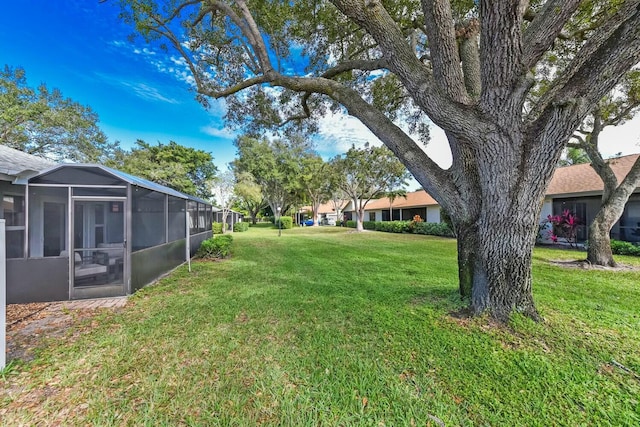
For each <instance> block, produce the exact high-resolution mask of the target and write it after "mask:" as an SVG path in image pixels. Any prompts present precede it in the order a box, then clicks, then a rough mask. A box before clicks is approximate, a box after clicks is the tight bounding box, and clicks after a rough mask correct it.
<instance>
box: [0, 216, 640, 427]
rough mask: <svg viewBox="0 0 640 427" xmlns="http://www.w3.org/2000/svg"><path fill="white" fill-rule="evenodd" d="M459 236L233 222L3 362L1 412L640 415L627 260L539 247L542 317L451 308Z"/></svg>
mask: <svg viewBox="0 0 640 427" xmlns="http://www.w3.org/2000/svg"><path fill="white" fill-rule="evenodd" d="M455 250H456V249H455V242H454V241H453V240H450V239H441V238H432V237H425V236H415V235H394V234H386V233H377V232H368V233H352V232H348V231H347V230H345V229H341V228H330V227H322V228H318V227H306V228H298V229H294V230H284V231H283V235H282V237H280V238H278V237H277V232H276V231H274V230H272V229H250V230H249V232H247V233H236V234H235V235H234V243H233V248H232V253H233V255H232V258H231V259H229V260H226V261H223V262H207V263H204V262H195V263H194V264H193V272H192V273H189V272H187V270H186V268H180V269H178V270H177V271H175V272H174V273H173V274H171V275H170V276H169V277H167V278H165V279H164V280H162V281H161V282H160V283H158V284H157V285H154V286H152V287H149V288H146V289H144V290H143V291H141V292H139V293H138V294H136V295H135V296H133V297H132V298H131V299H130V303H129V305H128V307H127V308H126V310H124V311H123V312H122V313H119V314H117V315H104V316H102V317H101V318H99V319H98V321H94V322H93V328H92V329H91V331H90V332H88V333H86V334H83V335H81V336H80V337H79V338H74V339H69V341H68V342H67V343H65V344H60V343H59V342H58V343H57V344H56V345H49V346H47V347H46V348H44V349H43V350H42V351H41V352H40V353H39V355H38V357H37V358H36V360H35V361H33V362H31V363H29V364H22V365H18V366H17V367H16V369H15V370H14V372H12V373H10V374H9V375H7V376H6V378H5V379H4V380H2V379H1V378H0V386H2V385H4V390H5V392H0V418H2V419H3V420H4V421H2V423H3V424H4V425H14V424H27V425H29V424H36V423H43V424H47V423H51V424H56V423H63V424H69V425H86V424H95V425H136V426H137V425H153V426H155V425H223V426H227V425H228V426H251V425H277V426H318V425H322V426H324V425H327V426H360V425H362V426H413V425H416V426H425V425H433V426H436V425H439V422H440V420H441V421H442V422H444V423H445V424H446V425H447V426H453V425H496V426H498V425H500V426H503V425H509V426H515V425H527V426H535V425H539V426H549V425H567V426H576V425H615V426H621V425H629V426H637V425H640V380H639V379H638V377H635V376H634V374H633V372H635V373H640V272H637V271H636V272H632V271H629V272H611V271H594V270H590V271H586V270H582V269H572V268H566V267H559V266H557V265H553V264H551V263H550V262H549V261H550V260H557V259H572V258H576V257H577V256H584V254H581V253H575V252H567V251H561V250H557V249H537V250H536V252H535V254H534V294H535V299H536V302H537V305H538V308H539V310H540V312H541V314H542V315H543V316H544V318H545V319H546V321H545V322H544V323H539V324H537V323H533V322H531V321H529V320H527V319H524V318H521V317H515V318H514V319H513V320H512V321H511V323H510V324H509V325H506V326H501V325H496V324H494V323H492V322H491V321H490V320H489V319H487V318H480V319H472V320H470V319H465V318H456V317H454V316H451V315H450V313H452V312H454V311H456V310H459V309H460V308H461V307H463V303H461V302H460V301H459V298H458V295H457V281H456V277H457V271H456V263H455ZM619 260H620V261H622V262H624V263H627V264H632V263H635V264H636V265H640V262H638V260H637V259H631V258H624V257H620V258H619ZM72 333H73V331H70V334H72ZM614 361H615V362H614ZM617 364H620V365H622V366H624V367H626V368H628V369H629V370H630V371H632V372H628V371H625V370H624V369H622V368H621V367H620V366H619V365H617ZM2 383H4V384H2ZM6 390H11V393H9V392H7V391H6Z"/></svg>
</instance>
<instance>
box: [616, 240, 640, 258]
mask: <svg viewBox="0 0 640 427" xmlns="http://www.w3.org/2000/svg"><path fill="white" fill-rule="evenodd" d="M611 252H613V253H614V254H616V255H631V256H640V246H638V245H634V244H633V243H631V242H622V241H620V240H611Z"/></svg>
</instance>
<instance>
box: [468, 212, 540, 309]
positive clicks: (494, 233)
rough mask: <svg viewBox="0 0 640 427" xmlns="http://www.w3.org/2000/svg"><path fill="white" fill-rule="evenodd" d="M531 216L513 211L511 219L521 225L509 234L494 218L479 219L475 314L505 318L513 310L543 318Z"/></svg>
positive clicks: (474, 286)
mask: <svg viewBox="0 0 640 427" xmlns="http://www.w3.org/2000/svg"><path fill="white" fill-rule="evenodd" d="M534 210H535V209H534ZM497 215H499V213H498V214H497ZM528 217H529V215H528V213H526V212H524V213H523V212H521V213H515V212H513V213H512V214H511V215H510V216H509V218H510V221H512V222H514V223H517V226H516V227H514V230H513V231H511V232H510V233H506V234H505V233H500V232H499V229H496V228H495V226H496V224H494V221H482V220H481V221H480V222H479V225H478V236H477V243H478V244H477V246H476V249H477V252H476V254H475V256H474V262H473V291H472V295H471V308H472V311H473V312H474V313H475V314H481V313H491V316H492V317H494V318H496V319H498V320H501V321H506V320H508V319H509V316H510V315H511V314H512V313H522V314H524V315H525V316H528V317H530V318H532V319H535V320H539V319H540V316H539V314H538V312H537V310H536V308H535V305H534V302H533V294H532V286H531V284H532V279H531V259H532V253H533V246H534V242H535V238H534V233H533V230H532V227H531V225H530V223H531V221H530V219H529V218H528ZM525 218H526V219H525Z"/></svg>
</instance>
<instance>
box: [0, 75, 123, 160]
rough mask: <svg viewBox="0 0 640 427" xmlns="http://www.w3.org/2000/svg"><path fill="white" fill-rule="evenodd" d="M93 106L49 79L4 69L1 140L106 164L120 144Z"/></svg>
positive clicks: (54, 156) (47, 154)
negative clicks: (33, 82)
mask: <svg viewBox="0 0 640 427" xmlns="http://www.w3.org/2000/svg"><path fill="white" fill-rule="evenodd" d="M98 121H99V120H98V115H97V114H96V113H95V112H94V111H93V110H92V109H91V108H90V107H88V106H84V105H81V104H79V103H77V102H75V101H73V100H72V99H69V98H65V97H64V96H63V95H62V93H61V92H60V91H59V90H58V89H49V88H48V87H47V86H46V85H45V84H44V83H43V84H40V85H39V86H38V87H37V88H33V87H30V86H29V85H28V83H27V76H26V72H25V70H24V69H22V68H12V67H9V66H8V65H5V67H4V69H2V70H0V143H1V144H3V145H7V146H9V147H12V148H15V149H17V150H20V151H24V152H25V153H29V154H33V155H36V156H40V157H45V158H48V159H51V160H56V161H73V162H85V163H103V162H105V161H106V159H107V158H108V157H110V156H112V155H113V153H114V150H116V149H117V147H118V144H117V143H109V142H108V140H107V137H106V135H105V134H104V133H103V132H102V130H100V128H99V127H98Z"/></svg>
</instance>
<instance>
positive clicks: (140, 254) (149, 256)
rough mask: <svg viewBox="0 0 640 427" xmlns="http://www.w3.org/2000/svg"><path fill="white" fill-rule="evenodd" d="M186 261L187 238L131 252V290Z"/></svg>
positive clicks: (135, 289) (146, 283)
mask: <svg viewBox="0 0 640 427" xmlns="http://www.w3.org/2000/svg"><path fill="white" fill-rule="evenodd" d="M183 262H185V239H182V240H176V241H175V242H171V243H166V244H164V245H160V246H154V247H153V248H147V249H143V250H141V251H137V252H133V253H132V254H131V292H132V293H133V292H135V291H137V290H138V289H141V288H142V287H143V286H145V285H148V284H149V283H151V282H153V281H154V280H156V279H157V278H159V277H160V276H162V275H163V274H165V273H167V272H169V271H171V270H172V269H174V268H175V267H177V266H179V265H180V264H182V263H183Z"/></svg>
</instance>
